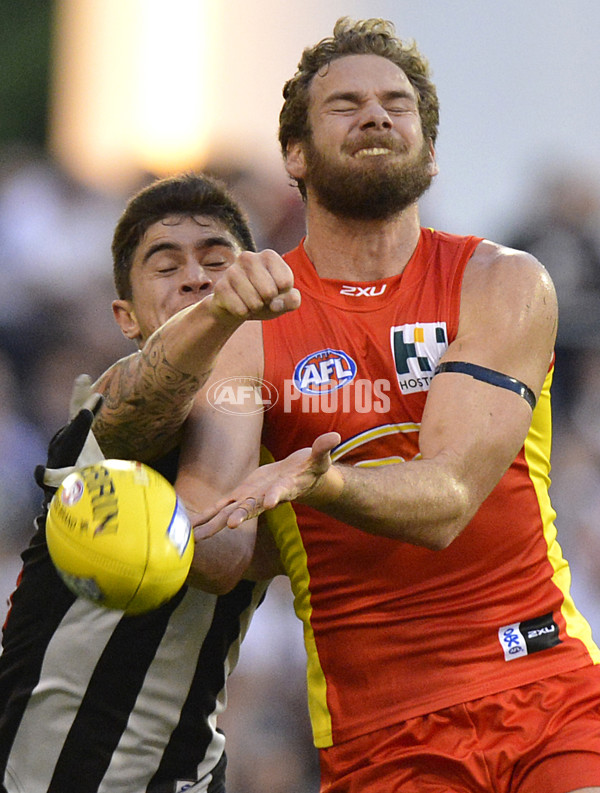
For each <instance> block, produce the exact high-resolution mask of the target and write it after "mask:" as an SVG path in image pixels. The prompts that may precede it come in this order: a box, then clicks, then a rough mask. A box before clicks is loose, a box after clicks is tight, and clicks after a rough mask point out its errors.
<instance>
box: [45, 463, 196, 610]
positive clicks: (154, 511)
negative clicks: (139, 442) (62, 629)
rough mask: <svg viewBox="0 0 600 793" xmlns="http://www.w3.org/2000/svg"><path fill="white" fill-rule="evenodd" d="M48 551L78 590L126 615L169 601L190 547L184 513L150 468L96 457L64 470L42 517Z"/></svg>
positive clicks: (189, 556)
mask: <svg viewBox="0 0 600 793" xmlns="http://www.w3.org/2000/svg"><path fill="white" fill-rule="evenodd" d="M46 540H47V543H48V550H49V551H50V556H51V557H52V561H53V562H54V564H55V566H56V569H57V570H58V572H59V574H60V576H61V577H62V579H63V580H64V582H65V583H66V585H67V586H68V587H69V588H70V589H71V590H72V591H73V592H74V593H75V594H76V595H78V596H81V597H85V598H88V599H89V600H93V601H94V602H95V603H97V604H99V605H102V606H106V607H107V608H113V609H121V610H122V611H125V612H127V613H128V614H142V613H144V612H146V611H151V610H152V609H156V608H158V607H159V606H160V605H162V604H163V603H165V602H166V601H167V600H170V599H171V598H172V597H173V596H174V595H175V594H176V593H177V592H178V591H179V589H181V587H182V586H183V584H184V582H185V579H186V578H187V575H188V572H189V569H190V565H191V563H192V556H193V553H194V535H193V533H192V530H191V526H190V521H189V518H188V516H187V514H186V512H185V509H184V507H183V505H182V504H181V502H180V500H179V499H178V498H177V495H176V493H175V489H174V488H173V486H172V485H171V484H170V483H169V482H168V481H167V480H166V479H165V478H164V477H163V476H161V475H160V474H159V473H157V472H156V471H155V470H154V469H153V468H150V467H149V466H147V465H143V464H142V463H138V462H132V461H130V460H104V461H103V462H101V463H97V464H95V465H90V466H88V467H87V468H83V469H81V470H80V471H77V472H75V473H72V474H69V476H67V477H66V479H65V480H64V481H63V483H62V484H61V485H60V487H59V488H58V490H57V491H56V493H55V494H54V496H53V498H52V501H51V502H50V507H49V511H48V518H47V520H46Z"/></svg>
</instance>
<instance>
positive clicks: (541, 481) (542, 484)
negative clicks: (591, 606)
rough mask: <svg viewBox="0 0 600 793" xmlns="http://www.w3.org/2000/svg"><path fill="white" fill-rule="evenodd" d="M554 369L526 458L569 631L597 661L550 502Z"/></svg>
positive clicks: (538, 408)
mask: <svg viewBox="0 0 600 793" xmlns="http://www.w3.org/2000/svg"><path fill="white" fill-rule="evenodd" d="M552 373H553V370H550V372H548V374H547V376H546V380H545V381H544V386H543V388H542V393H541V394H540V398H539V400H538V403H537V405H536V408H535V410H534V411H533V416H532V420H531V427H530V429H529V432H528V433H527V438H526V439H525V460H526V461H527V465H528V468H529V476H530V478H531V481H532V483H533V486H534V488H535V492H536V495H537V499H538V503H539V505H540V514H541V518H542V523H543V527H544V538H545V540H546V544H547V546H548V561H549V562H550V564H551V565H552V569H553V570H554V574H553V576H552V581H553V582H554V584H555V585H556V586H557V587H558V589H559V590H560V591H561V592H562V594H563V605H562V608H561V612H562V615H563V617H564V620H565V623H566V629H567V634H568V635H569V636H572V637H574V638H576V639H579V640H580V641H581V642H583V644H584V645H585V647H586V648H587V650H588V652H589V654H590V656H591V658H592V660H593V662H594V663H595V664H597V663H600V649H598V647H597V645H596V644H595V643H594V641H593V639H592V631H591V628H590V626H589V624H588V622H587V620H586V619H585V618H584V617H583V615H582V614H580V612H579V611H578V610H577V608H576V607H575V603H574V602H573V598H572V597H571V595H570V592H569V589H570V586H571V571H570V568H569V563H568V562H567V560H566V559H565V558H564V557H563V555H562V549H561V547H560V545H559V543H558V541H557V539H556V527H555V525H554V519H555V518H556V512H555V511H554V509H553V508H552V504H551V503H550V497H549V495H548V487H549V485H550V476H549V475H550V464H549V460H550V447H551V440H552V439H551V433H549V432H547V428H548V427H550V426H551V425H552V415H551V407H550V386H551V384H552Z"/></svg>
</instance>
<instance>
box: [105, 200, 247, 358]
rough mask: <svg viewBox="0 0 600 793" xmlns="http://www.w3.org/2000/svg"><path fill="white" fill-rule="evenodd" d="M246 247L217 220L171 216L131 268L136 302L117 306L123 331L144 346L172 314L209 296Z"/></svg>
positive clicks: (152, 229) (150, 234) (156, 226)
mask: <svg viewBox="0 0 600 793" xmlns="http://www.w3.org/2000/svg"><path fill="white" fill-rule="evenodd" d="M240 252H241V247H240V245H239V243H238V242H237V240H236V238H235V237H234V236H233V234H232V233H231V232H230V231H229V230H228V228H227V227H226V225H225V224H224V223H222V222H221V221H219V220H218V219H217V218H213V217H208V216H203V215H195V216H193V217H179V216H168V217H165V218H163V219H162V220H159V221H158V222H156V223H153V224H152V225H151V226H149V227H148V229H147V230H146V233H145V234H144V236H143V237H142V239H141V241H140V244H139V245H138V247H137V249H136V251H135V253H134V256H133V263H132V266H131V272H130V278H131V288H132V297H131V300H115V301H113V313H114V316H115V319H116V321H117V323H118V324H119V326H120V327H121V330H122V331H123V333H124V334H125V336H127V338H129V339H132V340H134V341H136V342H137V343H138V345H140V346H141V345H142V344H143V343H144V342H145V340H146V339H147V338H148V336H150V335H151V334H152V333H153V332H154V331H155V330H156V329H157V328H159V327H160V326H161V325H162V324H163V323H164V322H166V321H167V320H168V319H169V318H170V317H172V316H173V314H175V313H177V312H178V311H181V310H182V309H184V308H187V307H188V306H191V305H193V304H194V303H198V302H199V301H200V300H202V299H203V298H205V297H206V296H207V295H210V294H211V293H212V291H213V289H214V286H215V284H216V283H217V281H218V280H219V278H221V276H222V275H223V273H224V272H225V271H226V270H227V268H228V267H229V266H230V265H231V264H233V262H234V261H235V260H236V257H237V255H238V254H239V253H240Z"/></svg>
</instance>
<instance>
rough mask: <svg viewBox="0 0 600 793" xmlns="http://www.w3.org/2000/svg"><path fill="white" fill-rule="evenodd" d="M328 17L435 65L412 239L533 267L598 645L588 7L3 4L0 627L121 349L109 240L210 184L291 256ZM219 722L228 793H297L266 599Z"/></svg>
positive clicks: (593, 74) (561, 523)
mask: <svg viewBox="0 0 600 793" xmlns="http://www.w3.org/2000/svg"><path fill="white" fill-rule="evenodd" d="M342 15H349V16H353V17H357V18H361V17H370V16H382V17H385V18H388V19H391V20H393V21H394V22H395V24H396V27H397V31H398V33H399V35H400V36H401V37H402V38H409V39H410V38H414V39H415V40H416V41H417V43H418V45H419V47H420V49H421V50H422V51H423V53H424V54H425V55H426V56H427V57H428V59H429V61H430V64H431V67H432V70H433V76H434V80H435V82H436V83H437V86H438V91H439V95H440V101H441V126H440V137H439V144H438V161H439V165H440V171H441V172H440V175H439V176H438V177H437V179H436V181H435V184H434V186H433V187H432V188H431V190H430V191H429V193H428V194H427V196H426V197H425V199H424V201H423V203H422V220H423V224H424V225H431V226H434V227H436V228H438V229H441V230H445V231H450V232H456V233H468V234H477V235H480V236H485V237H489V238H491V239H494V240H496V241H498V242H503V243H506V244H509V245H514V246H517V247H522V248H524V249H526V250H529V251H531V252H532V253H534V254H535V255H536V256H538V258H539V259H540V260H541V261H542V262H543V263H544V264H545V265H546V267H547V268H548V269H549V271H550V273H551V275H552V277H553V278H554V280H555V283H556V287H557V291H558V294H559V302H560V328H559V337H558V344H557V361H558V368H557V378H556V382H555V386H554V453H553V476H552V478H553V484H552V489H551V495H552V497H553V501H554V505H555V507H556V509H557V511H558V519H557V526H558V531H559V538H560V541H561V545H562V546H563V549H564V550H565V553H566V555H567V557H568V559H569V560H570V563H571V568H572V571H573V575H574V584H573V591H574V595H575V599H576V603H577V604H578V606H579V608H580V609H581V610H582V611H583V612H584V614H585V615H586V616H587V618H588V620H589V621H590V623H591V624H592V627H593V629H594V631H595V635H596V640H599V639H600V576H599V575H598V568H599V566H600V366H599V365H598V364H599V360H600V238H599V229H600V223H599V220H600V146H598V141H597V130H598V129H599V128H600V48H598V44H597V31H598V30H599V29H600V4H598V3H597V0H570V2H569V3H565V2H564V1H563V0H527V2H525V3H524V2H522V0H504V2H503V3H497V2H495V0H455V2H452V3H449V2H446V1H445V0H420V1H419V2H416V0H413V2H406V1H405V0H389V1H385V0H346V1H345V2H340V1H339V0H329V2H328V3H323V2H320V1H318V0H288V2H286V3H281V2H279V0H254V2H250V3H249V2H247V0H246V1H245V2H244V1H243V0H168V1H167V0H55V2H50V0H19V2H18V3H15V2H12V1H11V0H0V74H1V75H2V79H1V80H0V284H1V288H0V622H1V621H3V618H4V614H5V612H6V608H7V605H6V599H7V596H8V594H9V593H10V591H11V590H12V588H13V586H14V583H15V579H16V576H17V574H18V569H19V562H20V560H19V553H20V551H21V550H22V548H23V546H24V545H25V543H26V542H27V541H28V539H29V535H30V533H31V529H32V519H33V516H34V514H35V512H36V511H37V509H38V506H39V502H40V494H39V493H38V492H37V489H36V487H35V485H34V483H33V477H32V471H33V468H34V466H35V465H36V464H37V463H39V462H42V461H43V460H44V459H45V448H46V445H47V442H48V440H49V438H50V436H51V435H52V434H53V433H54V431H55V430H56V429H57V428H58V427H59V426H60V425H61V424H63V423H64V421H65V419H66V406H67V404H68V398H69V393H70V388H71V383H72V380H73V378H74V376H75V375H76V374H78V373H80V372H87V373H89V374H91V375H92V376H93V377H96V376H98V375H99V374H100V373H101V372H102V371H103V370H104V369H105V368H106V367H107V366H108V365H109V364H110V363H112V362H113V361H114V360H115V359H116V358H118V357H121V356H122V355H126V354H129V353H130V352H132V351H133V349H132V348H131V347H130V346H129V345H128V344H127V343H126V342H125V340H124V339H123V338H122V337H121V335H120V332H119V331H118V330H117V328H116V325H115V324H114V322H113V319H112V314H111V310H110V302H111V300H112V298H113V285H112V280H111V259H110V240H111V236H112V230H113V227H114V224H115V222H116V220H117V218H118V216H119V214H120V212H121V210H122V209H123V207H124V204H125V202H126V200H127V198H128V197H129V195H131V194H132V193H133V192H134V191H136V190H137V189H138V188H140V187H141V186H143V185H144V184H146V183H147V182H148V181H150V180H151V179H152V178H154V177H155V176H163V175H166V174H168V173H172V172H176V171H179V170H183V169H190V168H197V169H205V170H207V171H209V172H211V173H214V174H216V175H218V176H220V177H221V178H223V179H225V181H227V183H228V184H229V186H230V187H231V188H232V190H233V192H234V193H235V195H236V196H237V197H238V198H239V199H240V201H241V202H242V203H243V205H244V206H245V207H246V209H247V211H248V213H249V215H250V218H251V222H252V226H253V230H254V232H255V235H256V238H257V240H258V243H259V246H261V247H272V248H274V249H275V250H278V251H279V252H282V253H283V252H284V251H286V250H288V249H289V248H291V247H293V246H294V245H296V243H297V242H298V241H299V239H300V238H301V236H302V234H303V228H304V226H303V214H302V206H301V204H300V202H299V200H298V198H297V196H296V194H295V191H294V189H293V188H292V187H290V186H289V184H288V181H287V179H286V177H285V174H284V171H283V167H282V165H281V161H280V156H279V152H278V146H277V117H278V113H279V109H280V104H281V88H282V86H283V83H284V81H285V80H286V79H287V78H289V77H290V76H291V75H292V74H293V73H294V71H295V68H296V64H297V62H298V59H299V57H300V54H301V51H302V49H303V48H304V47H305V46H308V45H312V44H314V43H315V42H316V41H318V40H319V39H321V38H323V37H324V36H326V35H329V34H330V32H331V29H332V26H333V23H334V22H335V20H336V19H337V18H338V17H339V16H342ZM230 700H231V704H230V707H229V709H228V712H227V713H226V717H225V719H224V720H223V726H224V727H225V729H226V731H227V733H228V735H229V738H230V742H229V754H230V773H229V783H228V790H229V793H259V792H260V793H264V791H269V793H311V792H315V791H317V790H318V783H317V777H318V769H317V762H316V755H315V751H314V750H313V748H312V746H311V741H310V731H309V725H308V716H307V709H306V700H305V687H304V651H303V647H302V640H301V630H300V625H299V623H297V622H296V620H295V618H294V616H293V614H292V607H291V599H290V592H289V587H288V585H287V582H286V580H285V579H283V578H280V579H277V580H276V581H275V583H274V584H273V586H272V587H271V588H270V591H269V594H268V596H267V599H266V602H265V604H264V605H263V606H262V607H261V609H260V610H259V612H258V614H257V617H256V619H255V622H254V623H253V626H252V628H251V630H250V633H249V636H248V638H247V640H246V641H245V643H244V646H243V648H242V655H241V661H240V665H239V667H238V669H237V670H236V672H235V673H234V675H233V677H232V679H231V684H230Z"/></svg>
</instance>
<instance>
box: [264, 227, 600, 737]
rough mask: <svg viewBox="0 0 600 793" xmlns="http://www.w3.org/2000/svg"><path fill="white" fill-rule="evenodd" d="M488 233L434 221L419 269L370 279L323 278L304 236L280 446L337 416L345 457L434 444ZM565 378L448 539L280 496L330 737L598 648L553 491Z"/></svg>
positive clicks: (269, 374)
mask: <svg viewBox="0 0 600 793" xmlns="http://www.w3.org/2000/svg"><path fill="white" fill-rule="evenodd" d="M479 242H480V240H479V239H477V238H474V237H458V236H453V235H449V234H445V233H441V232H436V231H433V230H431V229H422V231H421V237H420V241H419V244H418V246H417V249H416V251H415V253H414V255H413V256H412V258H411V260H410V261H409V263H408V265H407V266H406V268H405V270H404V272H403V273H402V274H401V275H399V276H395V277H391V278H386V279H383V280H378V281H375V282H368V283H357V282H351V283H350V282H348V283H347V282H344V281H337V280H327V279H320V278H319V277H318V276H317V274H316V272H315V269H314V267H313V265H312V263H311V262H310V260H309V259H308V257H307V255H306V252H305V251H304V248H303V247H302V245H301V246H300V247H298V248H297V249H296V250H294V251H292V252H291V253H289V254H287V255H286V257H285V258H286V261H287V262H288V263H289V265H290V266H291V267H292V269H293V270H294V274H295V279H296V286H297V287H298V288H299V289H300V291H301V293H302V305H301V307H300V308H299V309H298V310H297V311H294V312H291V313H289V314H286V315H285V316H282V317H280V318H278V319H276V320H272V321H270V322H265V323H263V338H264V350H265V372H264V379H265V380H266V381H267V387H268V388H269V389H270V390H271V393H272V394H276V398H272V399H271V401H270V404H269V405H267V406H266V407H267V408H268V410H267V411H266V413H265V428H264V435H263V443H264V445H265V447H266V448H267V449H268V451H269V453H270V454H271V455H272V457H273V458H274V459H281V458H283V457H285V456H286V455H287V454H289V453H290V452H292V451H294V450H296V449H299V448H302V447H305V446H307V445H310V444H311V443H312V441H313V440H314V438H315V437H316V436H317V435H319V434H320V433H323V432H328V431H331V430H336V431H337V432H339V433H340V434H341V436H342V441H341V443H340V445H339V446H338V447H337V448H336V449H335V451H334V454H333V458H334V460H336V461H339V462H340V463H344V464H350V465H355V466H369V467H377V466H383V465H395V464H402V462H403V461H406V460H413V459H415V458H418V457H419V427H420V422H421V417H422V413H423V408H424V405H425V400H426V398H427V392H428V389H429V386H430V383H431V380H432V377H433V374H434V370H435V367H436V364H437V363H438V361H439V359H440V357H441V356H442V355H443V353H444V352H445V350H446V349H447V347H448V345H449V343H450V342H452V340H453V339H454V338H455V336H456V332H457V327H458V319H459V304H460V290H461V283H462V275H463V272H464V268H465V265H466V263H467V261H468V259H469V258H470V257H471V255H472V253H473V251H474V250H475V248H476V247H477V245H478V244H479ZM550 381H551V371H550V372H549V374H548V377H547V380H546V383H545V384H544V389H543V393H542V394H541V396H540V399H539V401H538V404H537V406H536V408H535V411H534V414H533V419H532V424H531V428H530V431H529V433H528V435H527V438H526V440H525V443H524V445H523V448H522V449H521V451H520V452H519V454H518V456H517V458H516V459H515V461H514V463H513V464H512V466H511V467H510V469H509V470H508V471H507V473H506V474H505V475H504V476H503V478H502V480H501V481H500V482H499V484H498V485H497V487H496V488H495V490H494V491H493V492H492V493H491V494H490V496H489V497H488V498H487V499H486V501H485V502H484V503H483V505H482V506H481V508H480V509H479V511H478V512H477V514H476V515H475V517H474V518H473V520H472V521H471V522H470V523H469V525H468V526H467V527H466V528H465V529H464V531H463V532H462V533H461V535H460V536H459V537H458V538H457V539H456V540H454V542H453V543H452V544H451V545H450V546H449V547H448V548H446V549H444V550H442V551H431V550H428V549H426V548H422V547H417V546H413V545H409V544H407V543H403V542H400V541H398V540H393V539H389V538H385V537H377V536H374V535H372V534H367V533H366V532H361V531H360V530H359V529H357V528H354V527H352V526H348V525H347V524H344V523H341V522H339V521H336V520H335V519H333V518H330V517H327V516H326V515H323V514H322V513H319V512H317V511H316V510H312V509H310V508H308V507H305V506H302V505H293V507H292V506H290V505H283V506H282V507H279V508H278V512H279V516H278V517H279V520H278V521H277V522H275V523H276V528H275V530H274V531H275V534H276V539H277V542H278V545H279V547H280V549H281V553H282V558H283V561H284V564H285V567H286V570H287V572H288V574H289V576H290V579H291V583H292V589H293V592H294V598H295V608H296V611H297V614H298V616H299V617H300V618H301V619H302V620H303V622H304V636H305V643H306V648H307V652H308V672H307V674H308V686H309V709H310V713H311V719H312V724H313V731H314V738H315V743H316V745H317V746H319V747H325V746H329V745H331V744H333V743H338V742H340V741H344V740H347V739H349V738H352V737H355V736H357V735H360V734H363V733H366V732H369V731H371V730H374V729H377V728H379V727H383V726H386V725H390V724H394V723H397V722H399V721H403V720H405V719H408V718H411V717H413V716H417V715H421V714H424V713H427V712H431V711H434V710H439V709H441V708H443V707H446V706H450V705H453V704H456V703H459V702H466V701H469V700H472V699H476V698H478V697H481V696H484V695H486V694H489V693H493V692H497V691H501V690H503V689H507V688H511V687H514V686H518V685H522V684H526V683H529V682H532V681H533V680H536V679H538V678H542V677H546V676H549V675H553V674H558V673H560V672H564V671H566V670H569V669H574V668H577V667H581V666H585V665H588V664H591V663H598V662H599V661H600V651H599V650H598V648H597V647H596V646H595V644H594V643H593V641H592V637H591V632H590V629H589V626H588V624H587V622H586V621H585V619H584V618H583V617H582V616H581V615H580V614H579V613H578V611H577V610H576V608H575V606H574V604H573V602H572V600H571V598H570V596H569V580H570V574H569V568H568V564H567V562H566V561H565V560H564V559H563V557H562V553H561V549H560V547H559V545H558V543H557V540H556V530H555V527H554V523H553V521H554V518H555V513H554V512H553V509H552V506H551V503H550V500H549V497H548V486H549V470H550V465H549V454H550V433H551V425H550V394H549V389H550Z"/></svg>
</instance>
